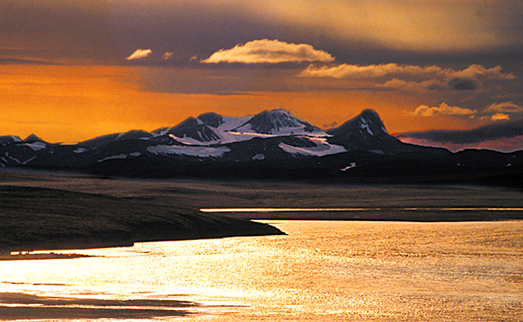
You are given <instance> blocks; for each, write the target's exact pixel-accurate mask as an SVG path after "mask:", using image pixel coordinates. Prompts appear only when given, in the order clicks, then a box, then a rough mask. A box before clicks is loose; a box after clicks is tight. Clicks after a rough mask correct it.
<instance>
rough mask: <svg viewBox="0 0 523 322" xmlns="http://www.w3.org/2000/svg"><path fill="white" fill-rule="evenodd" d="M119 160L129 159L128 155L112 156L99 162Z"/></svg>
mask: <svg viewBox="0 0 523 322" xmlns="http://www.w3.org/2000/svg"><path fill="white" fill-rule="evenodd" d="M117 159H127V154H118V155H112V156H110V157H107V158H103V159H100V160H98V162H104V161H107V160H117Z"/></svg>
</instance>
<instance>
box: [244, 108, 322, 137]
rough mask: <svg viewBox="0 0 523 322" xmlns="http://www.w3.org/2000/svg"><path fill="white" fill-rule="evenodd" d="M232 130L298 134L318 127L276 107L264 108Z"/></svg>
mask: <svg viewBox="0 0 523 322" xmlns="http://www.w3.org/2000/svg"><path fill="white" fill-rule="evenodd" d="M234 131H236V132H248V133H249V132H251V133H252V132H253V133H258V134H289V133H295V134H298V133H311V132H316V131H320V129H318V128H317V127H315V126H314V125H312V124H310V123H308V122H305V121H303V120H301V119H299V118H297V117H296V116H294V115H292V113H291V112H289V111H287V110H285V109H283V108H278V109H274V110H270V111H269V110H265V111H263V112H261V113H258V114H256V115H254V116H253V117H252V118H251V119H250V120H249V121H247V122H246V123H244V124H243V125H241V126H239V127H237V128H235V129H234Z"/></svg>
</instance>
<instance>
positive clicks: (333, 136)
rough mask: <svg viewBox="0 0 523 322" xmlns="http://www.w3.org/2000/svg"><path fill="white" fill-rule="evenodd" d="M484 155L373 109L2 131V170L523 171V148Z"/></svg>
mask: <svg viewBox="0 0 523 322" xmlns="http://www.w3.org/2000/svg"><path fill="white" fill-rule="evenodd" d="M478 153H479V154H482V155H484V157H480V156H478V155H476V154H471V153H465V152H464V153H456V154H454V153H451V152H450V151H448V150H445V149H436V148H428V147H420V146H416V145H412V144H405V143H402V142H401V141H399V140H398V139H396V138H395V137H394V136H392V135H390V134H389V133H388V132H387V130H386V128H385V126H384V124H383V122H382V121H381V119H380V117H379V115H378V114H377V113H376V112H375V111H373V110H364V111H362V113H361V114H360V115H358V116H356V117H355V118H353V119H351V120H349V121H347V122H346V123H344V124H342V125H341V126H339V127H337V128H334V129H330V130H326V131H325V130H321V129H319V128H317V127H315V126H313V125H311V124H310V123H307V122H305V121H303V120H301V119H299V118H297V117H295V116H293V115H292V114H291V113H290V112H288V111H286V110H283V109H277V110H272V111H264V112H261V113H259V114H257V115H254V116H247V117H228V116H222V115H219V114H216V113H205V114H201V115H199V116H198V117H195V118H194V117H190V118H188V119H186V120H185V121H183V122H181V123H180V124H178V125H176V126H174V127H166V128H160V129H157V130H155V131H152V132H147V131H138V130H133V131H129V132H124V133H114V134H108V135H104V136H100V137H96V138H93V139H90V140H86V141H83V142H79V143H77V144H73V145H62V144H52V143H48V142H45V141H44V140H42V139H40V138H39V137H37V136H36V135H30V136H29V137H27V138H26V139H24V140H22V139H20V138H19V137H16V136H1V137H0V168H30V169H47V170H62V171H64V170H67V171H80V172H87V173H95V174H104V175H121V176H142V177H171V178H179V177H191V178H194V177H196V178H214V177H220V178H222V177H225V178H228V177H242V178H245V177H246V178H251V177H257V178H269V177H271V178H279V177H281V178H284V177H289V178H316V179H318V178H324V177H328V178H330V180H340V178H345V177H352V176H356V177H358V178H361V177H368V176H370V177H372V176H378V177H382V176H391V175H393V176H398V175H401V176H412V175H414V176H423V177H426V176H435V177H441V176H442V174H445V175H452V176H454V174H455V173H472V172H471V171H475V170H474V169H476V170H477V169H481V171H486V172H485V173H491V172H492V171H494V170H492V169H496V171H498V172H499V173H505V172H507V171H516V172H517V171H520V172H523V170H518V169H521V168H522V167H523V155H522V154H523V153H512V154H501V153H496V152H492V151H489V153H490V154H488V155H487V154H486V152H478ZM485 169H486V170H485ZM496 173H497V172H496ZM517 173H519V172H517ZM322 180H323V179H322Z"/></svg>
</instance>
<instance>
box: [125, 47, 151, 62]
mask: <svg viewBox="0 0 523 322" xmlns="http://www.w3.org/2000/svg"><path fill="white" fill-rule="evenodd" d="M152 52H153V51H152V50H150V49H141V48H140V49H136V50H135V51H134V53H132V54H131V56H129V57H127V58H125V59H126V60H136V59H143V58H146V57H149V55H151V54H152Z"/></svg>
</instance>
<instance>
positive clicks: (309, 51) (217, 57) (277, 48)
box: [201, 39, 334, 64]
mask: <svg viewBox="0 0 523 322" xmlns="http://www.w3.org/2000/svg"><path fill="white" fill-rule="evenodd" d="M333 60H334V57H332V56H331V55H330V54H329V53H327V52H325V51H323V50H317V49H314V47H312V46H311V45H307V44H293V43H286V42H283V41H279V40H268V39H261V40H253V41H250V42H247V43H245V44H243V45H242V44H239V45H236V46H235V47H234V48H231V49H221V50H219V51H217V52H215V53H214V54H212V55H211V56H210V57H209V58H207V59H204V60H202V61H201V62H202V63H208V64H217V63H243V64H264V63H267V64H277V63H301V62H332V61H333Z"/></svg>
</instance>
